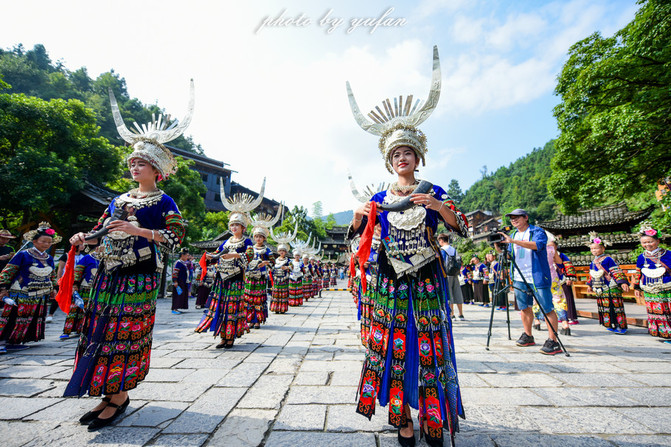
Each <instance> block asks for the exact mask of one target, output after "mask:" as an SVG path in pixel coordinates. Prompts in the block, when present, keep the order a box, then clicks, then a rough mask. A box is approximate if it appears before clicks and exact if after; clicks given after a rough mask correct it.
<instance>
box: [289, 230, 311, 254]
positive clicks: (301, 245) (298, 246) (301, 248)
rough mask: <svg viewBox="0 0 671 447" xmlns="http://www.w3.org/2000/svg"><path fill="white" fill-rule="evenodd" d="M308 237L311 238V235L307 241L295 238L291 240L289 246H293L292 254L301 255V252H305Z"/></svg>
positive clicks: (308, 241) (308, 242)
mask: <svg viewBox="0 0 671 447" xmlns="http://www.w3.org/2000/svg"><path fill="white" fill-rule="evenodd" d="M310 239H312V235H310V236H308V240H307V241H302V240H300V239H295V240H293V241H292V242H291V246H292V247H293V248H294V256H295V255H300V256H303V254H305V250H307V249H308V246H309V245H310Z"/></svg>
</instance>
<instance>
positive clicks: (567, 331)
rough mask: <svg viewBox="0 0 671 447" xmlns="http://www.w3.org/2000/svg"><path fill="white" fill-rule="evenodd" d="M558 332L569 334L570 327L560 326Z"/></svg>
mask: <svg viewBox="0 0 671 447" xmlns="http://www.w3.org/2000/svg"><path fill="white" fill-rule="evenodd" d="M559 333H560V334H562V335H571V328H570V327H567V328H561V329H559Z"/></svg>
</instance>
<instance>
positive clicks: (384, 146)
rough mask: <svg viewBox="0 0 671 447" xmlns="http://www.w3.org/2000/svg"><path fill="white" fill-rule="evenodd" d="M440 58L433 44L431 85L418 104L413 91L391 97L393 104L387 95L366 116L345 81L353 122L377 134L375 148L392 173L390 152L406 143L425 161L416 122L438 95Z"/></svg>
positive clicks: (423, 117)
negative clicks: (424, 98) (408, 94)
mask: <svg viewBox="0 0 671 447" xmlns="http://www.w3.org/2000/svg"><path fill="white" fill-rule="evenodd" d="M440 84H441V80H440V59H439V57H438V47H437V46H434V47H433V73H432V78H431V89H430V90H429V96H428V98H427V99H426V101H424V103H423V104H421V101H420V100H417V101H416V102H415V104H414V105H413V95H410V96H408V97H406V98H405V101H404V99H403V96H402V95H401V96H399V97H398V98H394V100H393V104H392V102H391V101H390V100H389V99H385V100H384V101H382V109H384V111H383V110H382V109H381V108H380V106H376V107H375V109H374V110H371V111H370V112H369V113H368V117H369V118H370V120H369V119H367V118H366V117H365V116H363V114H362V113H361V111H360V110H359V106H358V104H357V103H356V99H354V93H352V88H351V87H350V85H349V81H348V82H347V96H348V97H349V105H350V108H351V109H352V114H353V115H354V119H355V120H356V122H357V124H359V126H361V128H362V129H363V130H365V131H366V132H369V133H372V134H373V135H378V136H380V137H381V138H380V142H379V145H378V146H379V148H380V152H381V153H382V157H383V158H384V162H385V166H386V168H387V170H388V171H389V172H390V173H392V174H393V172H394V171H393V168H392V165H391V160H390V155H391V153H392V151H393V150H394V149H396V148H397V147H400V146H408V147H411V148H412V149H414V150H415V152H416V153H417V156H418V157H419V158H420V159H421V160H422V165H425V164H426V163H425V160H424V156H425V154H426V152H427V148H426V136H425V135H424V133H423V132H422V131H421V130H419V128H418V127H417V126H419V125H420V124H422V123H423V122H424V121H425V120H426V119H427V118H428V117H429V116H430V115H431V113H433V111H434V110H435V108H436V106H437V105H438V99H439V98H440Z"/></svg>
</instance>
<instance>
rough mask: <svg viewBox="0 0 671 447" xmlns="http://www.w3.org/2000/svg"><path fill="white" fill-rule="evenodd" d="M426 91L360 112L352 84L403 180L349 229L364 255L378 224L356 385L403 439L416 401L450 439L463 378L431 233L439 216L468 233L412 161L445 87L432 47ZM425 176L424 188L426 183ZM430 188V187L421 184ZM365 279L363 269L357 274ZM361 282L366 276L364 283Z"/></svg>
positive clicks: (426, 430) (361, 211)
mask: <svg viewBox="0 0 671 447" xmlns="http://www.w3.org/2000/svg"><path fill="white" fill-rule="evenodd" d="M433 67H434V70H433V79H432V87H431V91H430V94H429V98H428V99H427V101H426V102H425V103H424V105H423V106H422V107H420V108H419V109H418V110H415V109H412V110H411V105H412V100H411V99H410V98H405V99H406V101H405V102H404V101H403V99H404V98H399V101H398V102H397V101H396V99H394V102H393V105H392V103H391V101H389V100H386V101H385V102H384V103H383V108H384V109H385V111H386V113H383V114H382V115H380V114H379V111H380V110H381V109H379V107H378V108H377V109H376V110H378V112H375V111H373V112H371V114H370V115H369V116H371V117H373V118H374V120H375V122H371V121H368V120H367V119H366V118H364V117H363V115H362V114H361V112H360V111H359V108H358V106H357V104H356V101H355V100H354V96H353V94H352V92H351V89H350V88H349V84H348V93H349V98H350V105H351V107H352V111H353V113H354V116H355V119H356V120H357V122H358V124H359V125H360V126H361V127H362V128H363V129H364V130H367V131H368V132H370V133H373V134H375V135H380V136H381V139H380V143H379V147H380V151H381V152H382V155H383V158H384V161H385V164H386V167H387V169H388V170H389V172H390V173H395V174H396V175H397V180H396V182H395V183H394V184H392V185H391V186H390V187H389V189H387V190H386V191H381V192H379V193H377V194H375V195H374V196H373V197H372V199H371V201H370V202H369V203H367V204H366V205H363V206H362V207H360V208H358V209H356V210H355V211H354V218H353V221H352V223H351V228H350V231H349V235H350V236H353V235H354V234H362V241H361V243H360V245H359V250H358V256H359V259H364V260H365V259H367V257H368V253H369V247H370V244H371V242H372V234H373V230H374V225H375V224H376V223H379V224H380V225H381V227H382V233H381V240H382V244H381V248H380V254H379V259H378V264H379V273H378V278H377V282H376V285H375V286H374V292H373V297H372V298H373V303H372V305H373V312H372V321H371V329H370V336H369V339H368V349H367V351H366V358H365V360H364V366H363V371H362V377H361V385H360V387H359V399H358V405H357V412H358V413H361V414H363V415H364V416H366V417H368V418H370V417H371V416H372V415H373V413H374V412H375V408H376V401H377V402H378V403H379V404H380V406H386V405H389V411H388V421H389V423H390V424H391V425H393V426H394V427H396V428H398V429H399V431H398V441H399V443H400V444H401V445H403V446H412V445H414V444H415V438H414V433H413V423H412V418H411V414H410V408H411V407H412V408H418V409H419V419H420V430H421V433H422V434H423V436H425V437H426V441H427V443H428V444H429V445H431V446H441V445H443V428H445V429H446V430H447V431H448V433H449V435H450V440H451V441H452V443H454V434H455V433H456V432H457V431H458V429H459V424H458V420H457V418H458V417H459V416H461V417H463V416H464V410H463V407H462V402H461V394H460V391H459V383H458V378H457V369H456V360H455V356H454V343H453V340H452V328H451V320H450V314H449V306H448V305H447V304H448V296H447V290H448V287H447V278H446V276H445V271H444V266H443V265H442V261H441V257H440V256H439V255H438V252H439V251H438V247H437V246H436V244H435V243H434V234H435V232H436V229H437V226H438V223H439V222H444V223H445V225H446V226H447V227H448V228H449V229H452V230H453V231H456V232H458V233H459V234H460V235H462V236H466V235H467V230H468V224H467V221H466V218H465V217H464V215H463V214H462V213H461V212H460V211H459V210H458V209H457V208H456V207H455V206H454V204H453V202H452V200H451V199H450V198H449V196H448V195H447V193H446V192H445V190H444V189H443V188H441V187H440V186H437V185H431V184H430V183H425V182H422V185H421V187H420V185H418V181H417V179H416V178H415V170H416V169H417V168H418V167H419V163H420V161H421V162H422V163H424V156H425V154H426V151H427V147H426V138H425V136H424V134H423V133H422V132H421V131H420V130H419V129H418V128H417V126H418V125H419V124H421V123H422V122H423V121H424V120H425V119H426V118H427V117H428V116H429V114H430V113H431V112H432V111H433V109H434V108H435V106H436V104H437V101H438V96H439V95H440V64H439V60H438V50H437V48H434V64H433ZM427 185H428V188H427ZM422 191H424V192H422ZM378 205H380V207H381V208H378ZM389 209H391V210H393V211H389ZM361 280H362V282H364V281H365V275H363V276H362V278H361ZM362 286H363V288H364V292H365V289H366V284H362Z"/></svg>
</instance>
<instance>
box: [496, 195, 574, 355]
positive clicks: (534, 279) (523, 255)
mask: <svg viewBox="0 0 671 447" xmlns="http://www.w3.org/2000/svg"><path fill="white" fill-rule="evenodd" d="M506 217H508V218H510V222H511V224H512V226H513V227H514V228H515V229H514V230H513V231H512V232H511V234H510V235H507V234H505V233H500V234H501V236H502V238H503V242H504V243H506V244H508V246H509V250H510V255H511V257H512V260H513V261H514V262H515V263H516V264H517V267H519V270H517V269H516V268H512V269H511V275H512V280H513V288H514V290H515V300H516V301H517V306H518V307H519V310H520V311H521V315H522V324H523V325H524V332H523V333H522V335H521V336H520V338H519V340H517V346H533V345H535V344H536V342H535V340H534V337H533V335H532V333H531V325H532V323H533V319H534V314H533V310H532V306H533V304H534V301H533V299H534V298H533V297H534V295H535V296H536V299H537V300H538V302H539V304H540V305H541V306H542V308H543V310H544V311H545V313H546V315H547V320H548V321H549V322H550V323H551V327H553V328H556V327H557V314H556V313H555V312H554V306H553V304H552V293H551V291H550V286H551V284H552V276H551V273H550V266H549V264H548V259H547V251H546V248H545V246H546V244H547V240H548V239H547V235H546V234H545V230H543V229H542V228H540V227H537V226H535V225H529V215H528V214H527V212H526V211H525V210H523V209H521V208H518V209H516V210H514V211H512V212H510V213H508V214H506ZM520 272H521V275H520ZM522 276H523V278H522ZM525 280H526V282H525ZM527 284H528V285H527ZM551 327H550V325H548V339H547V340H546V341H545V343H544V344H543V347H542V348H541V353H542V354H546V355H555V354H559V353H560V352H562V349H561V347H560V346H559V343H558V342H557V337H556V335H555V334H554V332H553V330H552V329H551Z"/></svg>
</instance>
